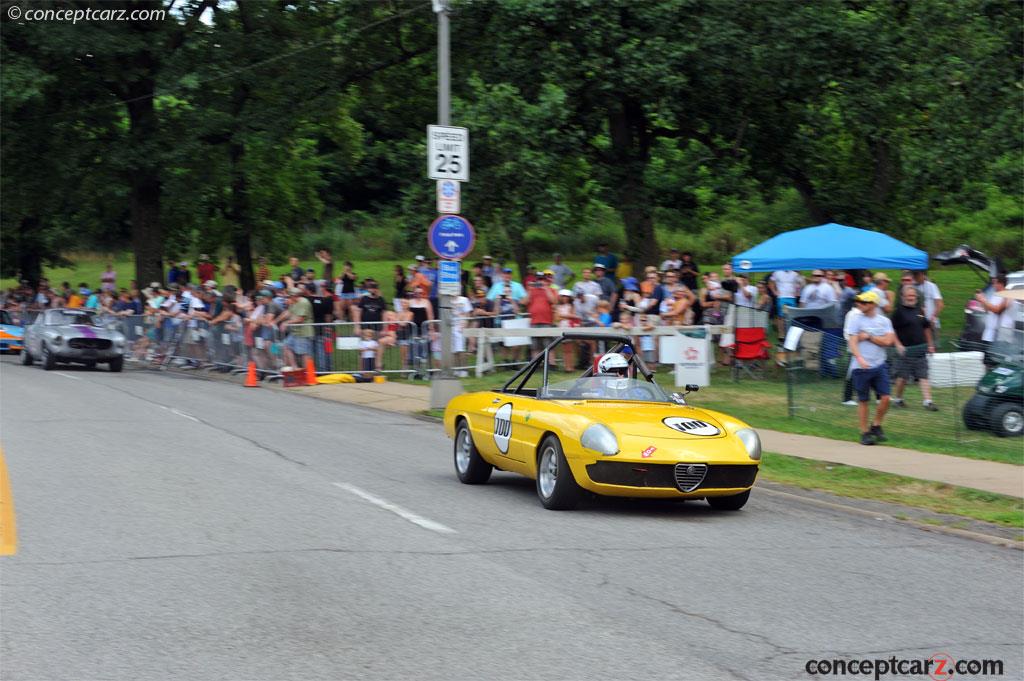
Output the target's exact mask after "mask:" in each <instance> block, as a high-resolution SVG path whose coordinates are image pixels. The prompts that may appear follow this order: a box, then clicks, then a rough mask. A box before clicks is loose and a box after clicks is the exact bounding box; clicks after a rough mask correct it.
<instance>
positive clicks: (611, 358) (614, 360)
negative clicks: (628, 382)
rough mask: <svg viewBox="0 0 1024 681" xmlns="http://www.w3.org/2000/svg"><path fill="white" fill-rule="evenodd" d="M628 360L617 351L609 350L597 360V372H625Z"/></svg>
mask: <svg viewBox="0 0 1024 681" xmlns="http://www.w3.org/2000/svg"><path fill="white" fill-rule="evenodd" d="M628 368H629V361H628V360H627V359H626V358H625V356H623V355H621V354H619V353H617V352H609V353H607V354H606V355H604V356H603V357H602V358H601V359H599V360H598V361H597V372H598V373H599V374H617V375H618V374H625V373H626V369H628Z"/></svg>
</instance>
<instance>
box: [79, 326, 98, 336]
mask: <svg viewBox="0 0 1024 681" xmlns="http://www.w3.org/2000/svg"><path fill="white" fill-rule="evenodd" d="M73 328H75V329H77V330H78V331H79V333H81V334H82V335H83V336H85V337H86V338H99V336H97V335H96V332H95V331H93V329H92V327H91V326H81V325H79V324H75V325H74V326H73Z"/></svg>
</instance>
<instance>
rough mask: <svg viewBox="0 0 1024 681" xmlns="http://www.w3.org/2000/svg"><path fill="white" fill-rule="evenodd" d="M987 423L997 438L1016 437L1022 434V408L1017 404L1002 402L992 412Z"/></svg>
mask: <svg viewBox="0 0 1024 681" xmlns="http://www.w3.org/2000/svg"><path fill="white" fill-rule="evenodd" d="M989 423H991V424H992V432H993V433H995V434H996V435H998V436H999V437H1018V436H1020V435H1021V434H1024V408H1022V407H1021V404H1020V403H1019V402H1003V403H1002V404H1000V405H999V406H997V407H996V408H995V409H993V410H992V415H991V416H990V417H989Z"/></svg>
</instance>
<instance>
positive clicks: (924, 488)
mask: <svg viewBox="0 0 1024 681" xmlns="http://www.w3.org/2000/svg"><path fill="white" fill-rule="evenodd" d="M761 477H762V478H764V479H766V480H772V481H774V482H781V483H784V484H787V485H793V486H795V487H801V488H804V489H819V490H825V491H827V492H830V493H832V494H838V495H840V496H845V497H853V498H857V499H872V500H875V501H888V502H892V503H897V504H903V505H906V506H915V507H918V508H924V509H928V510H930V511H936V512H938V513H951V514H953V515H959V516H964V517H966V518H974V519H976V520H984V521H986V522H990V523H996V524H998V525H1004V526H1007V527H1017V528H1020V527H1024V499H1017V498H1014V497H1007V496H1003V495H1001V494H992V493H990V492H982V491H979V490H975V489H968V488H966V487H954V486H952V485H944V484H942V483H938V482H928V481H925V480H915V479H913V478H907V477H903V476H900V475H891V474H889V473H880V472H878V471H872V470H868V469H865V468H855V467H853V466H843V465H841V464H834V463H826V462H824V461H813V460H810V459H798V458H796V457H792V456H784V455H782V454H775V453H772V452H766V453H765V454H764V458H763V460H762V462H761Z"/></svg>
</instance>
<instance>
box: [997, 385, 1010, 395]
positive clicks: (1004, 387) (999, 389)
mask: <svg viewBox="0 0 1024 681" xmlns="http://www.w3.org/2000/svg"><path fill="white" fill-rule="evenodd" d="M1009 389H1010V386H1008V385H997V386H996V395H1002V394H1003V393H1005V392H1006V391H1007V390H1009Z"/></svg>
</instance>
